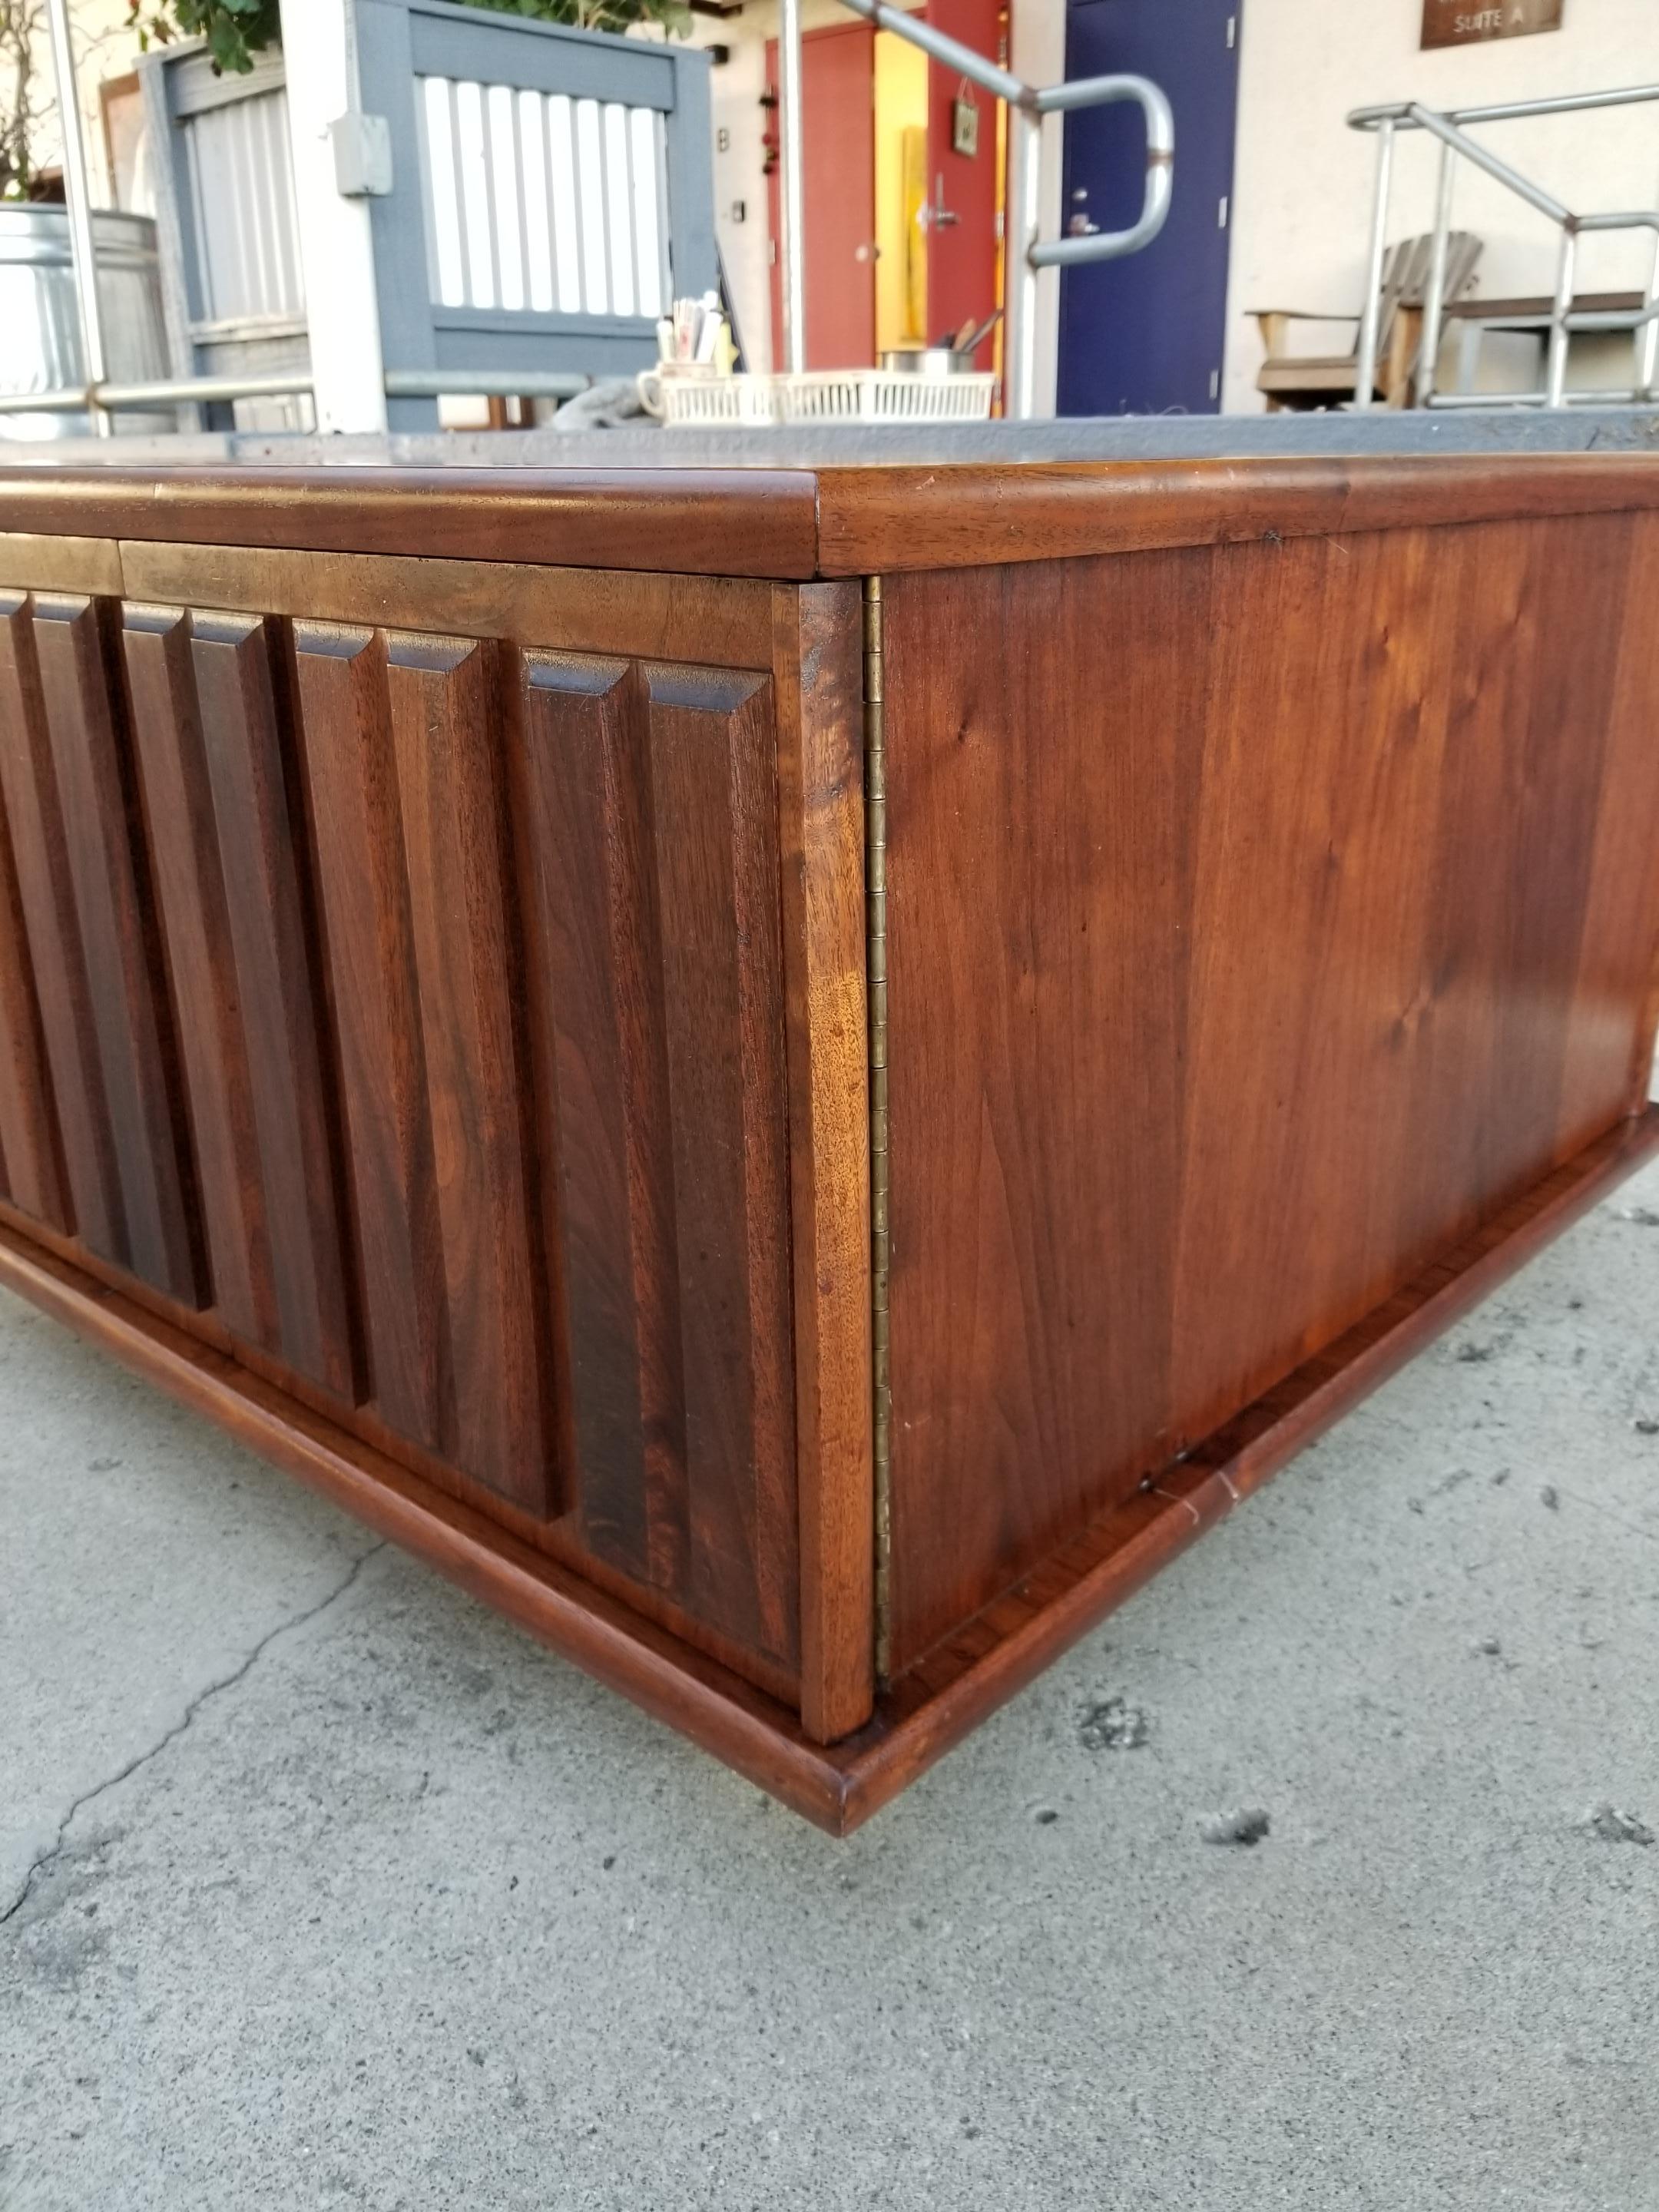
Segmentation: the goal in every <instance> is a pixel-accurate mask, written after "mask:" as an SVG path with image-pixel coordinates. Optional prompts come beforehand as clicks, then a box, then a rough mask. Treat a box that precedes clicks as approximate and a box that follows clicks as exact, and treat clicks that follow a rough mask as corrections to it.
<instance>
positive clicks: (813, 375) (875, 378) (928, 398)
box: [775, 368, 997, 422]
mask: <svg viewBox="0 0 1659 2212" xmlns="http://www.w3.org/2000/svg"><path fill="white" fill-rule="evenodd" d="M775 382H776V383H777V386H778V412H777V420H778V421H779V422H986V421H987V420H988V419H989V416H990V413H991V397H992V394H993V393H994V392H995V390H996V388H997V380H996V379H995V377H994V376H989V375H981V374H977V373H975V374H972V375H969V376H913V375H912V374H910V373H909V372H908V370H905V369H893V368H813V369H806V370H804V371H802V372H801V373H800V374H797V375H793V376H780V377H778V378H777V379H775Z"/></svg>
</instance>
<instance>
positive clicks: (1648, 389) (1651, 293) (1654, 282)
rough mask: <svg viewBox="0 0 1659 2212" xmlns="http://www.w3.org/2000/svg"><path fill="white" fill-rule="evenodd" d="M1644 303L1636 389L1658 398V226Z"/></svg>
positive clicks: (1637, 359)
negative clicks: (1646, 313) (1644, 320)
mask: <svg viewBox="0 0 1659 2212" xmlns="http://www.w3.org/2000/svg"><path fill="white" fill-rule="evenodd" d="M1645 305H1646V307H1647V311H1648V319H1647V321H1646V322H1645V323H1644V325H1643V326H1642V343H1641V344H1640V345H1639V346H1638V348H1637V349H1636V375H1635V378H1634V380H1633V381H1634V383H1635V386H1636V389H1637V390H1638V392H1645V393H1646V394H1647V395H1648V397H1649V398H1659V393H1656V392H1655V390H1654V386H1655V384H1656V382H1659V227H1656V228H1655V230H1654V234H1653V259H1652V262H1651V264H1650V266H1649V270H1648V289H1647V298H1646V301H1645Z"/></svg>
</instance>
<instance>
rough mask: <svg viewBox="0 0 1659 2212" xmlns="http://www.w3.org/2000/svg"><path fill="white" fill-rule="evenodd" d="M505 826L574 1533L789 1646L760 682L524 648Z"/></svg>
mask: <svg viewBox="0 0 1659 2212" xmlns="http://www.w3.org/2000/svg"><path fill="white" fill-rule="evenodd" d="M521 740H522V750H521V752H520V758H519V761H518V793H517V804H516V806H515V811H516V814H517V816H518V819H519V823H520V878H521V880H522V881H523V883H524V884H525V886H526V922H527V927H528V930H529V938H530V945H531V963H530V972H531V975H532V979H534V981H535V993H534V995H533V996H532V1024H533V1028H534V1030H535V1034H536V1036H537V1037H538V1049H539V1054H540V1058H539V1061H538V1066H539V1069H540V1071H541V1079H542V1088H543V1090H544V1092H545V1093H546V1094H547V1097H548V1098H549V1101H550V1106H549V1115H548V1127H549V1135H548V1138H547V1142H548V1143H549V1144H550V1146H552V1148H553V1150H554V1152H555V1155H556V1159H557V1164H558V1176H557V1182H556V1188H555V1190H554V1192H553V1193H551V1194H550V1196H551V1197H552V1198H553V1199H554V1200H555V1201H556V1249H557V1250H558V1252H559V1254H560V1257H561V1263H562V1291H563V1296H562V1310H564V1311H565V1313H566V1314H567V1315H568V1333H569V1334H568V1359H569V1390H570V1399H571V1419H572V1425H573V1429H574V1452H575V1459H576V1467H577V1482H578V1490H579V1493H580V1508H581V1516H582V1528H583V1534H584V1538H585V1541H586V1542H588V1543H589V1544H590V1545H592V1547H593V1548H594V1549H595V1550H596V1551H597V1552H599V1553H600V1555H601V1556H603V1557H605V1558H606V1559H610V1560H611V1561H612V1562H613V1563H614V1564H616V1565H619V1566H621V1567H623V1568H624V1569H625V1570H626V1571H628V1572H629V1573H630V1574H633V1575H635V1576H636V1577H639V1578H640V1579H641V1580H644V1581H647V1582H649V1583H652V1584H653V1586H655V1587H657V1588H659V1589H664V1590H666V1591H668V1592H670V1593H671V1594H672V1595H675V1596H676V1597H677V1598H678V1599H679V1600H680V1601H682V1602H684V1604H686V1605H687V1606H688V1607H690V1608H691V1609H692V1610H693V1611H695V1612H696V1613H697V1614H698V1616H699V1618H702V1619H705V1620H708V1621H709V1622H711V1624H714V1625H715V1626H718V1627H720V1630H721V1631H722V1632H724V1633H726V1634H728V1635H731V1636H733V1637H735V1638H738V1639H739V1640H741V1641H743V1642H744V1643H746V1644H749V1645H750V1646H751V1647H752V1648H754V1649H756V1650H763V1651H765V1652H768V1653H769V1654H772V1655H775V1656H781V1657H784V1658H787V1659H791V1660H793V1656H794V1654H795V1652H796V1650H797V1648H798V1643H799V1596H798V1590H797V1586H796V1585H797V1578H798V1572H799V1565H798V1562H799V1547H798V1541H797V1530H796V1507H795V1481H794V1437H793V1419H794V1408H793V1380H792V1375H791V1370H790V1358H791V1334H790V1324H789V1279H788V1271H789V1243H788V1181H787V1164H786V1131H787V1101H786V1094H785V1085H784V1075H783V1030H782V983H781V895H780V888H779V881H778V859H777V847H776V807H777V782H776V761H775V732H774V724H773V713H772V704H771V693H770V688H769V684H768V683H767V682H766V680H765V679H763V678H757V677H754V676H750V675H744V674H741V673H738V672H736V671H710V670H707V669H690V668H686V667H684V666H665V665H645V666H643V667H641V666H640V665H635V664H629V663H619V662H615V661H596V660H586V659H580V658H578V657H574V656H569V655H560V654H551V653H537V654H528V655H526V656H525V661H524V697H523V715H522V729H521Z"/></svg>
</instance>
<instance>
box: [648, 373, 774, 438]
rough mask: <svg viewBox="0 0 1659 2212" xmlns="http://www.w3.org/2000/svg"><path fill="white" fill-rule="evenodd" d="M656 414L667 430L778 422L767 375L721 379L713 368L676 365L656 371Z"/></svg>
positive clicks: (770, 380)
mask: <svg viewBox="0 0 1659 2212" xmlns="http://www.w3.org/2000/svg"><path fill="white" fill-rule="evenodd" d="M655 374H656V378H657V385H656V389H657V392H658V393H659V395H660V407H659V409H657V408H653V410H652V411H653V413H658V414H659V419H660V421H661V422H663V423H664V424H665V426H667V427H673V426H675V425H689V424H694V423H700V424H704V425H707V424H710V423H721V422H727V423H759V422H776V421H777V419H778V416H777V410H776V401H775V394H774V392H773V390H772V382H773V380H772V379H771V378H770V377H769V376H721V375H720V374H718V372H717V371H715V370H714V369H712V368H691V367H687V366H685V365H684V364H680V363H675V364H672V365H671V366H669V367H666V368H659V370H657V371H656V373H655Z"/></svg>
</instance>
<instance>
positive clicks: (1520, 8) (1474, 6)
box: [1423, 0, 1565, 46]
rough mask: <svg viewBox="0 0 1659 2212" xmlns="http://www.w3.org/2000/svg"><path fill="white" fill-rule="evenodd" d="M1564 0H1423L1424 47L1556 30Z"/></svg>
mask: <svg viewBox="0 0 1659 2212" xmlns="http://www.w3.org/2000/svg"><path fill="white" fill-rule="evenodd" d="M1564 5H1565V0H1488V4H1486V6H1482V5H1480V0H1423V44H1424V45H1425V46H1479V45H1480V44H1481V42H1482V41H1483V40H1487V39H1524V38H1525V37H1527V36H1528V33H1530V32H1533V31H1559V29H1560V27H1561V10H1562V8H1563V7H1564Z"/></svg>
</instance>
